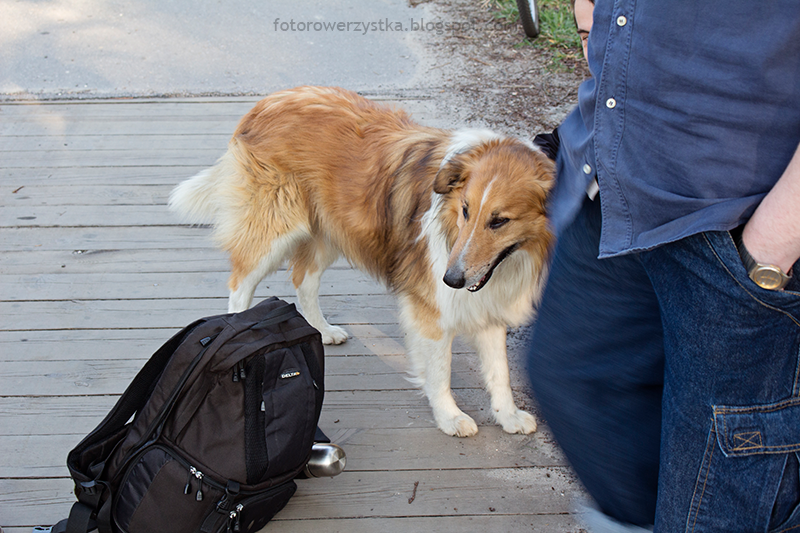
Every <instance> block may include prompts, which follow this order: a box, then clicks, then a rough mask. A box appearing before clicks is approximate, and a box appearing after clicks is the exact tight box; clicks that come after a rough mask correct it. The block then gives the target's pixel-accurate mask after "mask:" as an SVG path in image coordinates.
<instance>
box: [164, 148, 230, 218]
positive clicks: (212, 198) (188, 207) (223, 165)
mask: <svg viewBox="0 0 800 533" xmlns="http://www.w3.org/2000/svg"><path fill="white" fill-rule="evenodd" d="M236 173H237V164H236V158H235V156H234V155H233V153H231V151H228V152H227V153H226V154H225V155H223V156H222V157H221V158H220V159H219V161H217V163H216V164H215V165H214V166H213V167H211V168H207V169H205V170H203V171H202V172H200V173H198V174H197V175H195V176H193V177H191V178H189V179H187V180H185V181H182V182H181V183H179V184H178V185H177V186H176V187H175V188H174V189H172V192H171V193H170V195H169V202H168V206H169V209H170V210H171V211H173V212H175V213H177V214H178V215H179V216H180V217H181V219H182V220H184V221H185V222H188V223H191V224H213V223H216V222H217V221H218V215H219V212H220V209H221V208H222V207H223V206H222V205H221V203H220V200H221V198H222V195H221V194H220V193H221V192H222V191H223V190H224V185H225V184H226V182H228V181H229V180H230V179H231V178H232V177H234V176H235V175H236Z"/></svg>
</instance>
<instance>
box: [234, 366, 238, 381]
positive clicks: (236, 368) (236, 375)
mask: <svg viewBox="0 0 800 533" xmlns="http://www.w3.org/2000/svg"><path fill="white" fill-rule="evenodd" d="M233 382H234V383H238V382H239V363H236V364H235V365H233Z"/></svg>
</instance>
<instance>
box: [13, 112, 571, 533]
mask: <svg viewBox="0 0 800 533" xmlns="http://www.w3.org/2000/svg"><path fill="white" fill-rule="evenodd" d="M255 101H256V99H254V98H238V99H232V98H228V99H190V100H174V99H172V100H114V101H84V102H75V101H72V102H47V103H6V104H2V105H0V205H1V206H2V207H1V208H0V526H2V529H3V531H4V532H5V533H21V532H23V531H25V532H28V531H30V528H31V527H32V526H36V525H51V524H53V523H55V522H56V521H58V520H60V519H61V518H64V517H66V515H67V514H68V512H69V507H70V505H71V503H72V502H73V501H74V496H73V495H72V483H71V481H70V479H69V478H68V475H67V469H66V467H65V466H64V463H65V458H66V454H67V452H68V451H69V450H70V449H71V448H72V446H74V445H75V444H76V443H77V442H78V441H79V440H80V439H81V438H82V437H83V436H84V435H85V434H86V433H88V432H89V431H90V430H92V429H93V428H94V427H95V426H96V424H97V423H98V422H99V421H100V420H101V419H102V417H103V416H104V415H105V413H106V412H107V410H108V409H109V408H110V407H111V406H112V405H113V404H114V402H115V401H116V399H117V398H118V395H119V394H120V393H121V392H122V391H123V390H124V389H125V387H126V386H127V384H128V382H129V381H130V379H131V378H132V377H133V376H134V375H135V373H136V372H137V371H138V370H139V368H140V367H141V366H142V365H143V364H144V362H145V361H146V360H147V358H148V357H149V356H150V354H151V353H152V352H153V351H154V350H155V349H156V348H157V347H158V346H160V345H161V343H163V342H164V341H165V340H166V339H168V338H169V337H170V336H171V335H172V334H173V333H174V332H175V331H176V330H177V329H179V328H180V327H182V326H184V325H186V324H188V323H190V322H192V321H193V320H195V319H196V318H199V317H202V316H206V315H213V314H219V313H222V312H225V310H226V306H227V302H226V300H227V290H226V287H225V281H226V277H227V262H226V259H225V257H224V256H223V255H222V254H221V253H220V252H219V251H217V250H215V249H214V248H213V246H212V244H211V242H210V240H209V238H208V233H209V230H208V229H206V228H199V227H189V226H185V225H180V224H178V223H177V221H176V220H175V218H174V217H173V216H172V215H171V213H169V212H168V211H167V209H166V198H167V196H168V194H169V191H170V189H171V188H172V187H173V186H174V185H175V184H176V183H177V182H178V181H180V180H181V179H184V178H186V177H189V176H191V175H193V174H194V173H196V172H197V171H199V170H201V169H203V168H205V167H207V166H209V165H210V164H212V163H213V162H214V161H215V160H216V159H217V158H218V157H219V156H220V155H221V154H222V153H223V151H224V149H225V146H226V143H227V140H228V138H229V136H230V134H231V132H232V131H233V129H234V127H235V125H236V123H237V121H238V119H239V117H240V116H241V115H242V114H243V113H244V112H246V111H247V110H248V109H249V108H250V107H251V106H252V104H253V103H254V102H255ZM400 104H401V105H403V106H404V107H406V108H407V109H409V110H411V111H412V112H414V114H415V116H416V117H417V118H418V119H419V120H420V121H422V122H424V123H428V124H432V125H440V124H436V120H431V117H432V115H433V113H432V111H431V110H432V109H433V106H432V104H431V103H430V101H426V100H422V99H420V100H413V99H411V100H408V101H404V102H400ZM270 295H276V296H279V297H282V298H285V299H287V300H289V301H292V302H293V301H295V297H294V291H293V289H292V286H291V283H290V282H289V281H288V279H287V276H286V275H285V273H278V274H277V275H275V276H273V277H271V278H269V279H267V280H265V281H264V282H263V283H262V284H261V286H260V287H259V290H258V292H257V293H256V296H257V298H258V299H260V298H263V297H266V296H270ZM322 295H323V296H322V308H323V311H324V312H325V313H326V314H327V315H328V317H329V320H330V321H331V323H333V324H342V325H344V326H345V327H346V328H348V330H349V332H350V334H351V338H350V340H348V342H347V343H345V344H343V345H341V346H336V347H328V348H327V349H326V353H327V363H326V364H327V377H326V385H327V389H328V390H327V392H326V396H325V405H324V407H323V412H322V418H321V421H320V426H321V427H322V428H323V429H324V430H325V431H326V432H327V433H328V435H329V436H330V437H331V438H332V439H333V441H334V442H336V443H339V444H340V445H341V446H343V447H344V448H345V450H346V452H347V456H348V462H347V470H346V471H345V472H344V473H343V474H341V475H340V476H338V477H336V478H331V479H327V478H326V479H311V480H303V481H300V482H299V490H298V492H297V494H296V495H295V496H294V498H293V499H292V500H291V501H290V502H289V505H288V506H287V507H286V508H285V509H284V510H283V511H282V512H281V513H280V514H279V515H278V516H277V517H276V519H275V520H274V521H273V522H271V523H270V524H269V525H268V526H267V527H266V528H265V531H274V532H282V531H292V532H305V531H326V532H336V531H343V532H348V533H360V532H365V533H367V532H375V531H380V532H382V533H392V532H395V531H402V532H415V531H435V532H448V531H454V532H455V531H458V532H471V531H475V532H483V531H499V532H512V531H547V532H575V531H578V530H579V528H578V526H577V523H576V520H575V517H574V515H571V514H570V509H571V504H572V497H573V496H574V495H575V494H576V493H577V492H578V491H579V488H578V484H577V483H576V482H575V480H574V477H573V476H572V474H571V472H570V470H569V468H568V467H567V466H566V465H565V462H564V459H563V458H562V456H561V455H560V453H559V452H558V451H557V450H556V448H555V446H554V444H553V442H552V437H551V436H550V435H549V434H548V432H547V430H546V428H543V429H540V431H539V432H538V433H536V434H535V435H532V436H520V435H507V434H505V433H503V432H502V431H501V430H500V429H499V428H498V427H497V426H495V425H493V424H492V423H491V421H490V416H489V402H488V398H487V396H486V395H485V393H484V391H483V389H482V387H481V383H480V377H479V375H478V373H477V368H478V362H477V358H476V356H475V355H474V353H473V352H472V351H471V349H470V348H468V347H467V346H465V345H463V344H459V345H458V346H457V350H456V351H457V352H458V353H457V354H456V355H455V358H454V364H453V368H454V376H453V388H454V391H455V394H456V396H457V401H458V402H459V404H460V405H461V406H462V408H463V409H464V410H465V411H466V412H467V413H468V414H470V415H471V416H473V417H474V418H475V419H476V421H477V422H478V424H479V426H480V433H479V435H478V436H477V437H474V438H470V439H458V438H454V437H448V436H446V435H444V434H443V433H441V432H440V431H439V430H437V429H436V427H435V424H434V423H433V421H432V416H431V413H430V411H429V408H428V406H427V402H426V401H425V399H424V398H423V397H422V396H421V395H420V394H419V393H418V392H417V391H416V390H414V389H413V388H412V387H411V386H410V385H409V383H408V382H407V381H406V380H405V378H404V368H405V361H404V357H403V346H402V341H403V339H402V334H401V333H400V331H399V329H398V325H397V316H396V312H395V304H394V301H393V299H392V298H391V297H390V296H388V295H387V294H386V291H385V290H384V289H383V287H382V286H380V285H378V284H376V283H374V282H373V281H371V280H370V279H368V278H367V277H365V276H364V275H362V274H360V273H358V272H357V271H354V270H352V269H350V268H349V267H348V266H347V265H346V264H344V263H339V264H337V265H335V266H334V268H332V269H331V270H329V271H328V273H327V274H326V275H325V276H324V277H323V288H322ZM513 381H514V383H515V384H516V387H515V388H516V390H517V393H518V401H519V402H520V403H527V404H528V405H529V404H530V402H529V401H526V399H525V398H524V394H523V392H522V387H521V386H520V384H521V381H520V377H519V375H515V376H513Z"/></svg>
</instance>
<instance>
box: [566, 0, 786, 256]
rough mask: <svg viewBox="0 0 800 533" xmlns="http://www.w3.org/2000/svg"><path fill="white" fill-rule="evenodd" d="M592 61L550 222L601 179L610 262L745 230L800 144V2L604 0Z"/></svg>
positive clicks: (592, 39)
mask: <svg viewBox="0 0 800 533" xmlns="http://www.w3.org/2000/svg"><path fill="white" fill-rule="evenodd" d="M588 61H589V68H590V70H591V72H592V75H593V77H592V79H590V80H587V81H586V82H585V83H584V84H583V85H582V86H581V87H580V90H579V92H578V102H579V103H578V106H577V108H576V109H575V111H573V113H572V114H570V115H569V116H568V117H567V119H566V120H565V122H564V123H563V124H562V125H561V126H560V127H559V133H560V134H561V149H560V150H559V157H558V165H557V166H558V173H559V174H558V180H557V184H556V188H555V191H554V193H553V195H552V197H551V206H550V217H551V220H552V224H553V226H554V229H555V231H556V233H558V232H559V231H560V230H562V229H563V228H564V227H565V226H566V225H567V224H568V223H569V222H570V221H571V220H572V219H573V217H574V215H575V213H576V212H577V211H578V209H579V208H580V206H581V203H582V202H583V201H584V199H585V198H586V193H585V191H586V189H587V187H588V185H589V183H590V181H591V180H592V179H594V178H595V177H596V179H597V181H598V184H599V186H600V201H601V205H602V213H603V226H602V237H601V241H600V250H599V255H600V257H608V256H613V255H619V254H623V253H628V252H632V251H637V250H646V249H650V248H653V247H655V246H658V245H659V244H663V243H666V242H671V241H675V240H678V239H680V238H683V237H686V236H689V235H692V234H695V233H698V232H702V231H709V230H727V229H731V228H733V227H736V226H738V225H739V224H742V223H743V222H745V221H746V220H747V219H748V218H749V217H750V215H751V214H752V213H753V211H754V210H755V208H756V206H757V205H758V203H759V202H760V201H761V199H762V198H763V197H764V195H765V194H766V193H767V192H768V191H769V190H770V188H771V187H772V186H773V185H774V183H775V182H776V181H777V180H778V178H780V176H781V174H782V172H783V171H784V169H785V168H786V166H787V165H788V163H789V160H790V159H791V158H792V155H793V154H794V152H795V150H796V149H797V147H798V143H800V0H597V1H596V5H595V11H594V23H593V26H592V31H591V33H590V36H589V57H588ZM798 209H800V206H798Z"/></svg>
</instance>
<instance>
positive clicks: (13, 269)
mask: <svg viewBox="0 0 800 533" xmlns="http://www.w3.org/2000/svg"><path fill="white" fill-rule="evenodd" d="M41 231H45V232H47V231H49V230H41ZM209 244H210V243H209ZM350 268H351V267H350V265H349V264H348V263H347V261H346V260H344V259H339V260H338V261H336V262H335V263H334V264H333V265H331V267H330V268H329V269H328V272H330V271H333V270H349V269H350ZM229 271H230V263H229V261H228V257H227V254H226V253H225V252H223V251H221V250H219V249H216V248H182V249H174V250H173V249H169V248H152V249H138V250H137V249H122V250H109V249H105V250H104V249H94V250H92V249H73V250H39V249H37V250H32V251H19V250H18V251H11V252H8V251H7V252H4V253H0V274H27V275H33V276H35V275H40V274H45V275H46V274H56V273H58V274H64V273H66V272H70V273H77V274H81V273H102V274H116V273H121V272H125V273H158V272H184V273H194V272H229ZM328 272H326V273H325V274H323V280H324V279H325V278H326V277H327V276H328ZM267 279H280V280H283V279H288V274H286V273H285V271H283V270H279V271H278V272H276V273H275V274H273V275H272V276H270V277H269V278H267ZM0 294H2V293H0ZM0 299H2V297H0Z"/></svg>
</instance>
